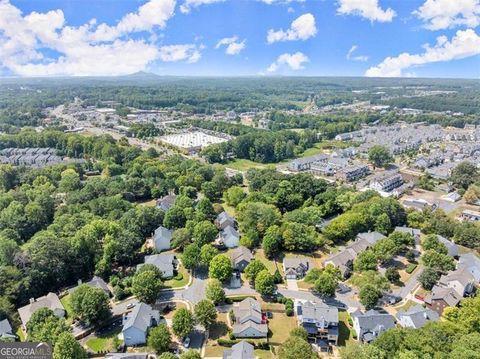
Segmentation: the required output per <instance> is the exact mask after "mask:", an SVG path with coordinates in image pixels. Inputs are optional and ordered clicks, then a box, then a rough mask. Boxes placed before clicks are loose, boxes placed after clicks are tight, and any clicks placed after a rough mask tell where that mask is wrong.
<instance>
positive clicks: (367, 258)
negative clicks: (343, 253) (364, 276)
mask: <svg viewBox="0 0 480 359" xmlns="http://www.w3.org/2000/svg"><path fill="white" fill-rule="evenodd" d="M353 268H354V269H355V271H359V272H362V271H368V270H376V269H377V257H376V256H375V253H374V252H373V250H370V249H367V250H366V251H363V252H362V253H360V254H359V255H358V256H357V258H356V259H355V261H354V262H353Z"/></svg>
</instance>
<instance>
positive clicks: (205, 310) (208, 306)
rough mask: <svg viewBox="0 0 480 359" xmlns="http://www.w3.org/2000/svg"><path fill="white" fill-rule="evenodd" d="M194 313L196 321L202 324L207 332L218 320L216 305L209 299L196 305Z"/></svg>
mask: <svg viewBox="0 0 480 359" xmlns="http://www.w3.org/2000/svg"><path fill="white" fill-rule="evenodd" d="M193 312H194V315H195V319H196V321H197V322H198V323H199V324H201V325H202V326H203V327H204V328H205V330H208V329H209V328H210V326H211V325H212V324H213V323H215V320H216V319H217V310H216V309H215V305H214V304H213V303H212V302H211V301H210V300H208V299H203V300H201V301H200V302H198V303H197V304H195V308H194V311H193Z"/></svg>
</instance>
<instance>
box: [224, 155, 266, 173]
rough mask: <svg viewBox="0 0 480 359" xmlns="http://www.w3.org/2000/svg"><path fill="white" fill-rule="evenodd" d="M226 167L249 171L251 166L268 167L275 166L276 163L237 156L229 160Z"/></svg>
mask: <svg viewBox="0 0 480 359" xmlns="http://www.w3.org/2000/svg"><path fill="white" fill-rule="evenodd" d="M225 167H229V168H233V169H234V170H237V171H242V172H243V171H247V170H249V169H250V168H260V169H262V168H268V167H275V163H258V162H253V161H250V160H246V159H241V158H237V159H235V160H233V161H230V162H228V163H227V164H226V165H225Z"/></svg>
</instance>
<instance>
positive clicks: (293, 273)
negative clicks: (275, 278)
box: [283, 257, 311, 279]
mask: <svg viewBox="0 0 480 359" xmlns="http://www.w3.org/2000/svg"><path fill="white" fill-rule="evenodd" d="M310 269H311V264H310V261H309V260H308V259H307V258H301V257H295V258H288V257H286V258H284V259H283V272H284V273H285V278H287V279H299V278H303V277H305V274H307V272H308V271H309V270H310Z"/></svg>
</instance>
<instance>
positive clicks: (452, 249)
mask: <svg viewBox="0 0 480 359" xmlns="http://www.w3.org/2000/svg"><path fill="white" fill-rule="evenodd" d="M437 237H438V240H439V241H440V243H443V244H444V245H445V247H447V250H448V255H449V256H451V257H456V256H458V247H457V245H456V244H455V243H453V242H452V241H449V240H448V239H447V238H445V237H442V236H440V235H437Z"/></svg>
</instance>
